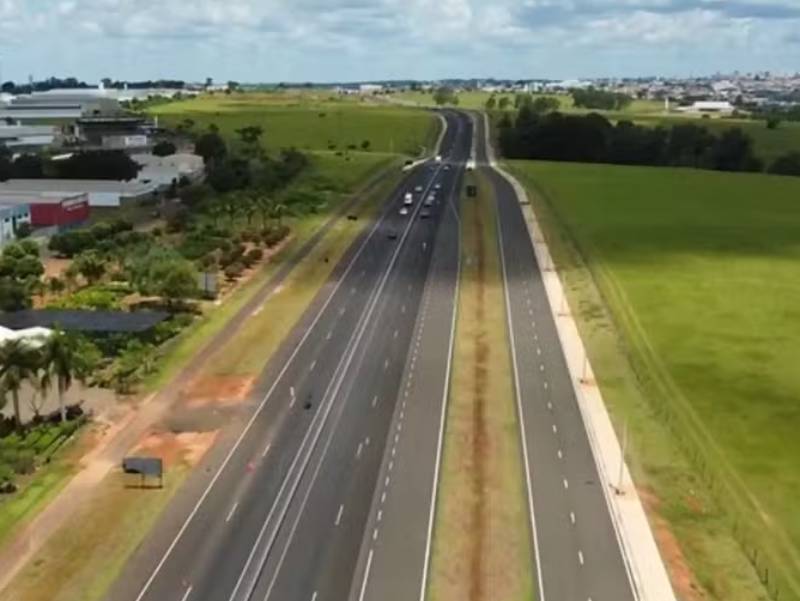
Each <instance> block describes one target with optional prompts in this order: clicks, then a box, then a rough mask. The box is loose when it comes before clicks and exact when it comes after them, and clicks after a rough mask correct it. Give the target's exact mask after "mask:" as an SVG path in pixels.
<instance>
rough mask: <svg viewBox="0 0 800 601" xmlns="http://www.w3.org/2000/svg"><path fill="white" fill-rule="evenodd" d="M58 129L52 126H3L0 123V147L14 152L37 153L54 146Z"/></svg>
mask: <svg viewBox="0 0 800 601" xmlns="http://www.w3.org/2000/svg"><path fill="white" fill-rule="evenodd" d="M57 137H58V128H57V127H55V126H52V125H3V124H2V123H0V146H5V147H7V148H8V149H9V150H11V151H12V152H35V151H39V150H42V149H43V148H47V147H48V146H50V145H52V144H53V143H54V142H55V141H56V139H57Z"/></svg>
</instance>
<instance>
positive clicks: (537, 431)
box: [476, 119, 634, 601]
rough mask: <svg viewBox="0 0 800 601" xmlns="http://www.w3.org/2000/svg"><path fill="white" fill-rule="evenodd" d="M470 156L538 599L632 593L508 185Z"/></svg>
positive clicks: (481, 153)
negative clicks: (494, 231) (498, 300)
mask: <svg viewBox="0 0 800 601" xmlns="http://www.w3.org/2000/svg"><path fill="white" fill-rule="evenodd" d="M476 138H477V140H478V141H479V145H478V153H477V159H478V164H479V165H480V166H481V167H480V168H481V169H483V171H484V173H485V174H486V176H487V177H488V179H489V181H490V182H491V185H492V187H493V191H494V194H495V196H496V199H497V206H498V228H499V232H500V247H501V260H502V263H503V269H504V278H505V282H506V286H505V287H506V300H507V313H508V320H509V331H510V332H511V344H512V361H513V364H514V371H515V373H514V378H515V389H516V394H517V402H518V414H519V416H520V425H521V434H522V437H523V454H524V457H523V459H524V462H525V465H526V471H527V474H526V477H527V487H528V490H529V496H530V498H529V508H530V520H531V523H530V526H531V528H532V539H533V541H534V545H535V553H536V566H532V569H535V570H536V572H537V579H538V582H539V592H540V595H539V599H540V600H541V601H587V600H589V599H591V601H633V599H634V595H633V592H632V587H631V584H630V577H629V574H628V572H627V567H626V564H625V563H624V561H623V558H622V552H621V549H620V544H619V541H618V539H617V535H616V531H615V529H614V525H613V523H612V520H611V516H610V513H609V508H608V504H607V502H606V497H605V495H607V494H613V492H612V491H608V490H603V488H602V486H601V485H600V484H599V477H598V472H597V468H596V465H595V461H594V457H593V455H592V450H591V447H590V444H589V439H588V435H587V432H586V429H585V427H584V423H583V419H582V416H581V413H580V410H579V407H578V403H577V399H576V397H575V391H574V388H573V386H572V382H571V379H570V374H569V372H568V370H567V365H566V361H565V359H564V354H563V351H562V349H561V345H560V341H559V338H558V333H557V331H556V326H555V322H554V320H553V316H552V312H551V308H550V305H549V302H548V299H547V295H546V293H545V289H544V285H543V282H542V277H541V271H540V267H539V265H538V264H537V261H536V257H535V254H534V250H533V245H532V242H531V239H530V236H529V234H528V230H527V226H526V224H525V219H524V216H523V214H522V211H521V208H520V206H519V201H518V199H517V196H516V194H515V192H514V189H513V188H512V186H511V185H510V184H509V183H508V182H507V181H506V180H505V179H504V178H503V177H502V176H501V175H500V174H499V173H497V172H496V171H495V170H493V169H491V168H490V167H487V166H486V164H487V153H486V144H485V135H484V131H483V120H482V119H478V127H477V131H476Z"/></svg>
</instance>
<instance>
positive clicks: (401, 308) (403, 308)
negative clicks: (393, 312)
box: [400, 305, 406, 313]
mask: <svg viewBox="0 0 800 601" xmlns="http://www.w3.org/2000/svg"><path fill="white" fill-rule="evenodd" d="M405 312H406V306H405V305H403V306H402V307H400V313H405Z"/></svg>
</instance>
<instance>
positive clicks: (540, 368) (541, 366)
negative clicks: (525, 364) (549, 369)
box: [539, 363, 544, 371]
mask: <svg viewBox="0 0 800 601" xmlns="http://www.w3.org/2000/svg"><path fill="white" fill-rule="evenodd" d="M539 371H544V363H540V364H539Z"/></svg>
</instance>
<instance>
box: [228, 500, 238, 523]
mask: <svg viewBox="0 0 800 601" xmlns="http://www.w3.org/2000/svg"><path fill="white" fill-rule="evenodd" d="M237 507H239V502H238V501H237V502H236V503H234V504H233V507H231V510H230V511H229V512H228V517H226V518H225V521H226V522H230V521H231V518H232V517H233V514H234V513H235V512H236V508H237Z"/></svg>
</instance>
